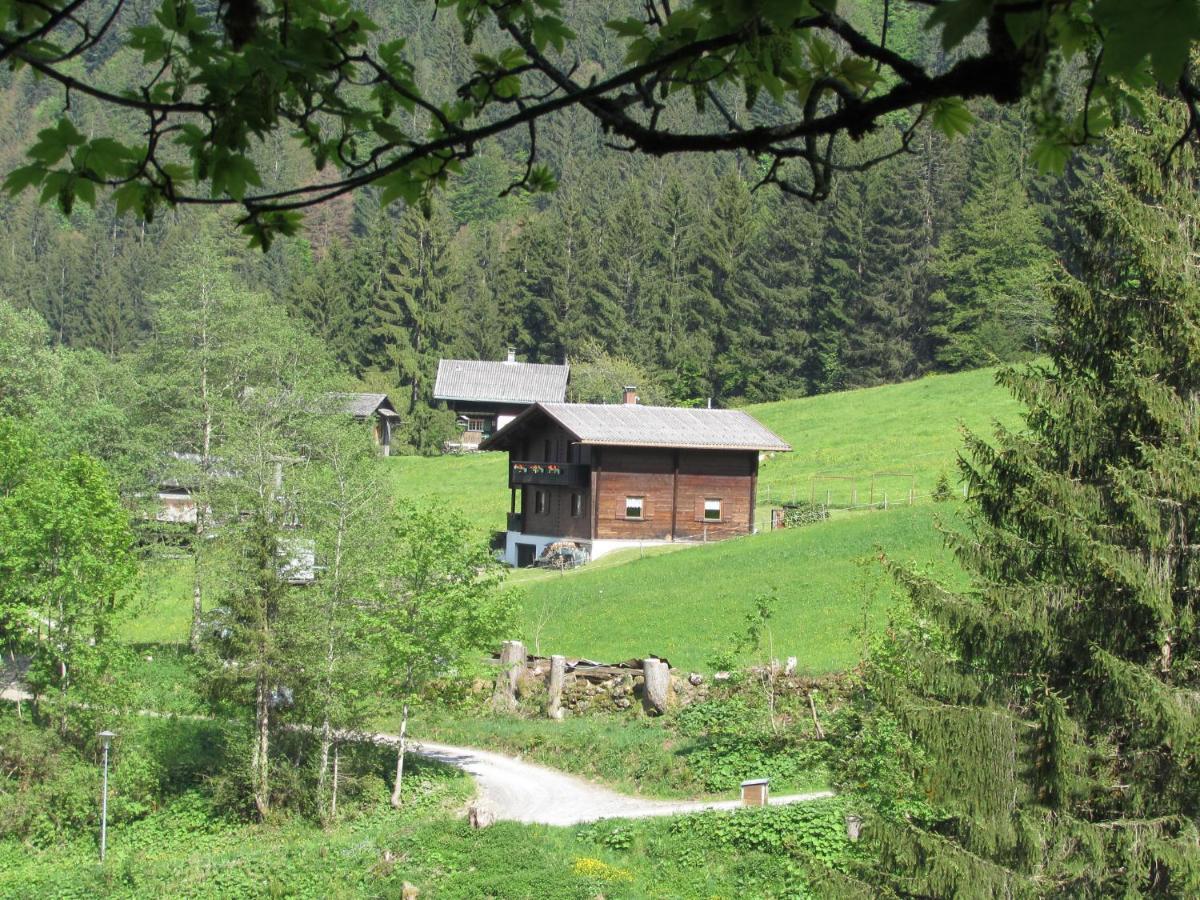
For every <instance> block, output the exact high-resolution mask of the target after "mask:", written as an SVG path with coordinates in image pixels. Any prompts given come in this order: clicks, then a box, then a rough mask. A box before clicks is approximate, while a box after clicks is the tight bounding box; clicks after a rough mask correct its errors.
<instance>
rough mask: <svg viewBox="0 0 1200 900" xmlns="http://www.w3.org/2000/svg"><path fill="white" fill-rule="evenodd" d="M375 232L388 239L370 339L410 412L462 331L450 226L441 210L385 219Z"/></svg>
mask: <svg viewBox="0 0 1200 900" xmlns="http://www.w3.org/2000/svg"><path fill="white" fill-rule="evenodd" d="M376 227H377V228H378V229H384V234H385V238H384V241H383V254H384V255H383V258H382V259H381V260H380V261H379V262H378V263H377V265H378V266H379V268H378V273H379V278H378V287H377V288H376V289H375V290H373V291H372V292H371V293H370V295H369V296H370V303H371V311H370V314H369V315H370V321H371V333H372V335H373V336H374V339H375V347H376V353H377V354H378V356H379V357H382V359H383V360H386V362H387V365H388V368H390V370H391V371H392V372H393V373H394V374H395V378H396V383H397V384H401V385H407V386H408V387H409V411H410V412H411V411H413V410H415V409H416V408H417V405H418V404H419V403H422V402H423V401H424V400H426V399H427V397H428V395H429V394H430V392H431V391H432V389H433V373H434V372H435V371H436V368H437V359H438V348H439V347H440V346H442V344H443V343H444V342H446V341H447V340H448V339H450V338H452V337H453V336H454V335H455V334H456V333H457V332H458V331H459V324H458V317H457V310H456V308H455V305H454V303H453V302H452V301H453V298H454V291H453V288H452V283H451V274H452V268H451V248H450V241H451V233H450V221H449V218H448V216H447V214H446V212H445V210H444V209H442V208H441V207H436V206H435V207H434V208H433V210H432V211H431V212H430V214H429V215H428V216H426V215H425V214H424V212H422V210H420V209H417V208H410V209H406V210H405V211H404V212H403V214H402V215H401V216H400V218H399V220H398V221H395V222H392V220H391V219H390V218H389V217H388V216H387V215H386V214H381V217H380V220H379V222H378V224H377V226H376ZM369 283H370V282H368V284H369Z"/></svg>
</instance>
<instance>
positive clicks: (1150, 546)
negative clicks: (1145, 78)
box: [839, 99, 1200, 898]
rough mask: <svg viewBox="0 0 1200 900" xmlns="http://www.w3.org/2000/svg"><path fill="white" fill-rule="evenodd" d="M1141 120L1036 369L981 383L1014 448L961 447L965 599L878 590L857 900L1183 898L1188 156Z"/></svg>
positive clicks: (1189, 440)
mask: <svg viewBox="0 0 1200 900" xmlns="http://www.w3.org/2000/svg"><path fill="white" fill-rule="evenodd" d="M1146 109H1147V112H1146V113H1145V116H1144V120H1143V121H1142V122H1141V123H1140V124H1139V125H1138V127H1136V128H1135V127H1125V128H1123V129H1121V130H1120V131H1119V133H1117V134H1116V135H1115V136H1114V141H1113V145H1112V147H1111V148H1110V150H1109V152H1107V154H1106V155H1105V156H1104V157H1103V158H1098V159H1095V160H1093V161H1092V162H1091V163H1089V164H1088V166H1087V167H1086V170H1085V171H1084V172H1082V173H1081V175H1082V184H1081V186H1080V187H1079V189H1078V190H1077V191H1076V192H1075V194H1074V197H1073V199H1072V209H1071V213H1072V216H1071V221H1072V226H1071V229H1070V232H1069V234H1068V235H1067V236H1066V237H1067V245H1068V247H1069V253H1068V259H1067V266H1066V272H1065V273H1064V274H1063V276H1062V278H1061V280H1060V281H1059V283H1058V284H1057V285H1056V288H1055V290H1054V300H1055V303H1056V315H1057V324H1058V331H1057V332H1056V334H1055V336H1054V338H1053V341H1052V347H1051V357H1052V360H1051V362H1050V363H1049V364H1043V365H1035V366H1031V367H1028V368H1025V369H1023V370H1021V371H1009V372H1006V373H1005V374H1003V375H1002V376H1001V381H1002V382H1003V383H1004V384H1006V385H1007V386H1008V387H1009V388H1010V389H1011V390H1012V391H1013V392H1014V394H1015V395H1016V396H1017V397H1019V398H1020V399H1021V400H1022V401H1023V402H1024V403H1025V404H1026V405H1027V408H1028V415H1027V426H1028V427H1027V429H1026V430H1024V431H1022V432H1006V431H1000V432H999V433H998V435H997V438H996V444H995V445H994V446H992V445H989V444H988V443H986V442H984V441H983V440H981V439H979V438H978V437H975V436H969V437H968V441H967V453H966V455H965V458H964V462H963V469H964V472H965V475H966V477H967V479H968V480H969V483H970V487H971V509H972V512H971V515H970V520H969V525H970V527H969V529H968V530H967V532H965V533H964V534H962V535H960V536H958V537H957V538H955V539H954V543H955V545H956V547H957V551H958V555H959V557H960V559H961V561H962V562H963V563H964V565H965V567H966V568H967V570H968V571H969V572H970V573H971V574H972V576H973V580H972V585H973V586H972V587H971V589H969V590H967V591H965V592H964V591H956V590H951V589H948V588H945V587H942V586H939V585H937V584H936V583H934V582H932V581H931V580H929V579H928V578H926V577H923V576H921V575H919V574H916V573H912V572H907V573H901V580H902V582H903V583H904V584H905V585H906V587H907V589H908V593H909V596H910V598H911V601H912V605H911V610H910V611H909V612H902V613H900V614H899V615H898V618H897V620H896V621H895V622H894V623H893V627H892V629H891V632H890V637H889V638H887V639H885V640H884V641H883V642H882V644H881V646H880V647H879V648H878V650H877V652H875V653H874V654H873V656H872V658H871V660H870V662H869V663H868V666H867V669H866V675H865V679H864V689H863V695H862V698H861V702H860V703H859V704H858V705H857V708H856V712H855V713H854V715H855V716H861V718H859V719H858V720H857V724H856V726H855V727H854V728H852V729H851V731H850V738H849V740H850V743H851V747H852V748H854V754H853V756H851V755H850V754H841V755H840V756H841V758H842V760H843V762H842V763H840V764H839V768H840V774H839V780H840V782H841V786H842V788H843V790H844V791H846V792H847V793H849V794H852V795H854V796H855V798H856V799H855V800H854V801H853V802H855V803H856V804H857V805H858V807H859V808H860V809H861V811H862V813H863V815H864V818H865V820H866V827H865V830H864V832H863V833H864V837H865V839H866V840H867V841H868V843H869V844H870V845H871V846H872V848H873V850H874V851H875V852H874V854H873V857H872V862H871V864H869V865H864V868H863V870H862V871H861V872H859V873H858V875H859V876H860V877H861V878H862V879H863V880H865V881H868V882H870V883H871V884H872V885H873V889H874V890H875V891H877V892H880V893H887V892H894V894H896V895H900V896H912V897H964V898H971V897H989V898H990V897H1023V896H1039V895H1055V896H1072V897H1079V896H1084V897H1100V896H1104V897H1112V896H1123V897H1132V896H1159V897H1194V896H1197V895H1200V829H1198V827H1197V822H1198V816H1200V780H1198V779H1197V777H1196V775H1197V771H1198V770H1200V727H1198V724H1200V723H1198V722H1197V716H1198V715H1200V700H1198V698H1200V635H1198V632H1197V624H1198V623H1197V615H1196V613H1197V608H1198V601H1197V597H1196V588H1197V583H1198V577H1197V576H1198V574H1200V571H1198V566H1197V547H1198V546H1200V545H1198V544H1197V541H1196V537H1195V533H1196V530H1197V527H1198V526H1200V521H1198V520H1200V442H1198V441H1197V432H1198V430H1200V351H1198V350H1197V348H1198V347H1200V270H1198V268H1197V260H1198V259H1200V255H1198V251H1200V231H1198V229H1197V225H1198V223H1200V200H1198V197H1197V187H1198V183H1197V180H1198V179H1197V174H1198V172H1200V167H1198V165H1197V163H1198V161H1200V155H1198V153H1197V149H1196V147H1195V146H1194V145H1192V144H1187V145H1181V146H1179V147H1177V148H1176V149H1175V150H1174V152H1173V153H1172V154H1170V156H1169V158H1168V161H1167V162H1166V163H1163V159H1164V157H1165V156H1167V148H1168V147H1170V145H1171V144H1172V142H1173V141H1174V140H1175V138H1176V137H1177V136H1178V135H1179V134H1181V133H1183V128H1184V126H1185V122H1186V118H1187V116H1186V111H1184V110H1180V109H1178V108H1173V107H1170V106H1168V105H1166V104H1163V103H1160V102H1158V101H1155V100H1153V99H1148V100H1147V102H1146ZM872 746H874V747H877V748H879V750H878V752H877V753H876V754H875V755H874V756H870V754H867V755H866V756H864V753H863V750H864V748H870V747H872ZM847 749H848V750H849V749H850V747H848V748H847ZM868 757H869V758H868ZM872 760H873V761H872Z"/></svg>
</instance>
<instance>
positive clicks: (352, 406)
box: [329, 393, 399, 419]
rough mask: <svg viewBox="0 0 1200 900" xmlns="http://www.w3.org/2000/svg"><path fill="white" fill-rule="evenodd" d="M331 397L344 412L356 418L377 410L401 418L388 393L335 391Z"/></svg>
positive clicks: (384, 414) (370, 414)
mask: <svg viewBox="0 0 1200 900" xmlns="http://www.w3.org/2000/svg"><path fill="white" fill-rule="evenodd" d="M329 397H330V399H331V400H334V401H336V402H337V404H338V406H340V407H341V408H342V410H343V411H344V412H346V413H348V414H349V415H352V416H354V417H355V418H356V419H365V418H367V417H368V416H373V415H374V414H375V413H377V412H378V413H379V414H380V415H381V416H389V417H396V418H399V413H397V412H396V407H394V406H392V401H391V400H389V399H388V395H387V394H349V393H335V394H330V395H329Z"/></svg>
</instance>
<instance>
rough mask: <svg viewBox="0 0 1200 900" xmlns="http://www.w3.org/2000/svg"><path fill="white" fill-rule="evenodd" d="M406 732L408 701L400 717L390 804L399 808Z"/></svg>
mask: <svg viewBox="0 0 1200 900" xmlns="http://www.w3.org/2000/svg"><path fill="white" fill-rule="evenodd" d="M407 734H408V703H407V702H406V703H405V704H404V711H403V713H402V714H401V717H400V747H399V749H398V750H397V751H396V783H395V784H394V785H392V806H393V807H394V808H396V809H399V808H400V787H401V784H402V783H403V781H404V751H405V749H407V740H408V738H407Z"/></svg>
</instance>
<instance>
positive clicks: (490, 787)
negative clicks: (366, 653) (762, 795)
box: [378, 735, 833, 825]
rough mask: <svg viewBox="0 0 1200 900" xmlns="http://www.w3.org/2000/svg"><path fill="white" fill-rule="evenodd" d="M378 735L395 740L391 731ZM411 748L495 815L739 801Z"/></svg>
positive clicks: (655, 812) (524, 818)
mask: <svg viewBox="0 0 1200 900" xmlns="http://www.w3.org/2000/svg"><path fill="white" fill-rule="evenodd" d="M378 737H379V738H381V739H383V740H388V739H389V738H390V739H391V740H388V742H389V743H391V742H392V741H394V740H395V738H394V736H392V735H387V736H385V735H379V736H378ZM412 752H413V753H415V754H417V755H418V756H425V757H428V758H430V759H436V760H438V761H440V762H443V763H448V764H449V765H452V766H458V767H459V768H460V769H462V770H463V771H464V772H467V773H468V774H470V775H472V776H473V777H474V778H475V782H476V784H477V785H478V786H479V795H480V797H481V798H482V799H483V800H484V801H486V802H487V803H488V804H490V805H491V807H492V809H493V810H494V811H495V813H496V818H498V819H504V820H509V821H513V822H528V823H536V824H540V825H576V824H578V823H580V822H594V821H596V820H597V819H640V818H645V817H647V816H673V815H679V814H681V813H694V812H703V811H704V810H709V809H737V808H739V807H740V806H741V801H739V800H716V801H708V800H683V801H681V800H649V799H646V798H643V797H629V796H627V795H625V794H618V793H617V792H616V791H612V790H609V789H608V788H605V787H600V786H598V785H595V784H591V783H590V782H587V781H584V780H583V779H582V778H576V777H575V776H574V775H567V774H565V773H563V772H559V771H557V770H555V769H548V768H546V767H544V766H538V765H534V764H533V763H527V762H524V761H523V760H520V759H514V758H513V757H510V756H504V755H502V754H499V753H491V752H490V751H487V750H476V749H474V748H471V747H453V746H450V745H448V744H437V743H433V742H431V741H421V742H413V744H412ZM832 796H833V792H832V791H815V792H813V793H810V794H789V795H786V796H779V797H772V798H771V799H770V803H771V805H772V806H783V805H785V804H789V803H803V802H805V801H807V800H819V799H822V798H824V797H832Z"/></svg>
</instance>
